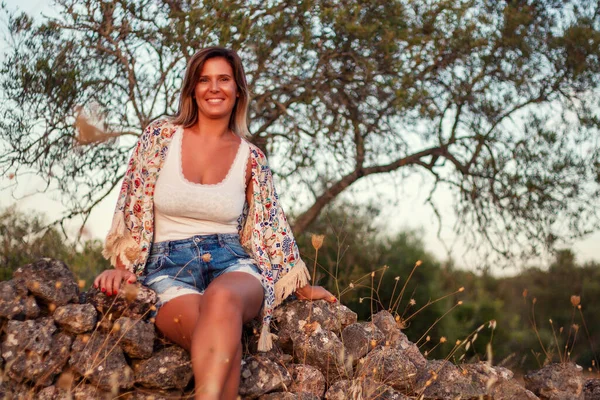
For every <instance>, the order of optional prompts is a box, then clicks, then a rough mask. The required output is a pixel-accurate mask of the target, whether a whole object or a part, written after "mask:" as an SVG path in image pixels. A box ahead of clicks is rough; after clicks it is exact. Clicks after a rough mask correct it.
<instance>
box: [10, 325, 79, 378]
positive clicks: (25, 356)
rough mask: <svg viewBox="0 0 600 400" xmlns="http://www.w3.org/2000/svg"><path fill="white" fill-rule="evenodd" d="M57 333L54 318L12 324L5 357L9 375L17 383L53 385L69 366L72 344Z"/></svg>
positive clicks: (64, 336)
mask: <svg viewBox="0 0 600 400" xmlns="http://www.w3.org/2000/svg"><path fill="white" fill-rule="evenodd" d="M55 331H56V326H55V325H54V323H53V321H52V319H51V318H41V319H38V320H37V321H35V320H28V321H24V322H21V321H9V322H8V325H7V332H6V337H5V340H4V342H3V343H2V358H3V359H4V360H5V362H6V364H7V366H10V367H8V370H7V371H6V372H7V374H8V376H10V377H11V378H12V379H13V380H15V381H16V382H22V381H23V380H28V381H31V382H34V383H35V384H36V385H39V386H48V385H51V384H52V380H53V378H54V376H55V375H56V374H58V373H60V372H61V371H62V368H63V367H64V365H65V364H66V363H67V360H68V358H69V352H70V349H71V342H72V339H71V337H69V336H68V335H66V334H63V333H57V334H54V332H55Z"/></svg>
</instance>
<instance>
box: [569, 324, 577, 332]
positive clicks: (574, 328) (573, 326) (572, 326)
mask: <svg viewBox="0 0 600 400" xmlns="http://www.w3.org/2000/svg"><path fill="white" fill-rule="evenodd" d="M571 328H573V330H574V331H575V333H577V332H578V331H579V325H578V324H573V325H571Z"/></svg>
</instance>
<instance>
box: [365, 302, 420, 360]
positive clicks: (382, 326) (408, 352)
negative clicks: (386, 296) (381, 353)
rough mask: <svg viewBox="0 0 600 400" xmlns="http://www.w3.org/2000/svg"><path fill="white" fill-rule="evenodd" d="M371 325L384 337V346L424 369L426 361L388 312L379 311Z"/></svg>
mask: <svg viewBox="0 0 600 400" xmlns="http://www.w3.org/2000/svg"><path fill="white" fill-rule="evenodd" d="M372 321H373V323H374V324H375V325H376V326H377V328H379V330H380V331H381V332H382V333H383V334H384V336H385V345H386V346H390V347H395V348H397V349H400V350H402V352H403V353H404V355H405V356H407V357H408V358H409V359H410V361H411V362H412V363H413V364H414V365H415V367H417V368H419V369H420V368H424V367H425V366H426V365H427V359H426V358H425V357H423V354H421V352H420V351H419V348H418V347H417V345H416V344H414V343H412V342H411V341H410V340H408V338H407V337H406V335H405V334H404V333H402V331H401V330H400V328H399V327H398V324H397V323H396V319H395V318H394V316H393V315H392V314H390V313H389V312H388V311H385V310H383V311H379V312H378V313H377V314H375V315H373V318H372Z"/></svg>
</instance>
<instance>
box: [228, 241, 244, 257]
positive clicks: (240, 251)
mask: <svg viewBox="0 0 600 400" xmlns="http://www.w3.org/2000/svg"><path fill="white" fill-rule="evenodd" d="M223 247H225V248H226V249H227V250H228V251H229V252H230V253H231V255H232V256H234V257H237V258H249V257H250V256H249V255H248V253H247V252H246V250H245V249H244V248H243V247H242V245H241V244H239V243H232V242H225V243H223Z"/></svg>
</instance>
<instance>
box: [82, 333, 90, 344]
mask: <svg viewBox="0 0 600 400" xmlns="http://www.w3.org/2000/svg"><path fill="white" fill-rule="evenodd" d="M81 341H82V342H83V344H86V343H87V342H89V341H90V336H89V335H83V336H82V337H81Z"/></svg>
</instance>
